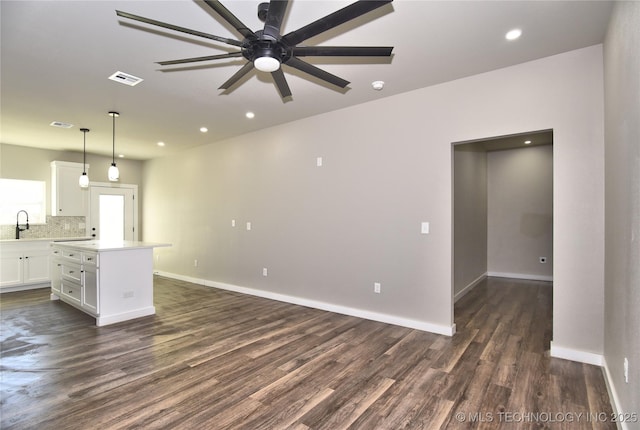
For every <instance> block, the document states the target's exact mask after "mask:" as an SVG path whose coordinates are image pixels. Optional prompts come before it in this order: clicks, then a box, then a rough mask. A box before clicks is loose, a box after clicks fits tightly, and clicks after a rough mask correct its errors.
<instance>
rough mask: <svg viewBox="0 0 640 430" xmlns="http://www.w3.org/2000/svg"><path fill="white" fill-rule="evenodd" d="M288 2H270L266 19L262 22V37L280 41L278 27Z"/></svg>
mask: <svg viewBox="0 0 640 430" xmlns="http://www.w3.org/2000/svg"><path fill="white" fill-rule="evenodd" d="M288 3H289V1H288V0H271V1H270V2H269V9H268V10H267V19H266V20H265V22H264V30H263V32H262V35H263V36H268V37H270V38H272V39H273V40H278V39H280V27H282V20H283V18H284V13H285V12H286V11H287V4H288Z"/></svg>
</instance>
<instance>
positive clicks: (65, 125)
mask: <svg viewBox="0 0 640 430" xmlns="http://www.w3.org/2000/svg"><path fill="white" fill-rule="evenodd" d="M49 125H50V126H51V127H60V128H71V127H73V124H69V123H68V122H60V121H53V122H52V123H51V124H49Z"/></svg>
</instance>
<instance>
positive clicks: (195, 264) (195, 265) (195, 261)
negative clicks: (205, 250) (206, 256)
mask: <svg viewBox="0 0 640 430" xmlns="http://www.w3.org/2000/svg"><path fill="white" fill-rule="evenodd" d="M193 267H198V260H197V259H195V260H193Z"/></svg>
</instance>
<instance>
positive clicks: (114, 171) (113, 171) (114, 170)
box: [107, 111, 120, 181]
mask: <svg viewBox="0 0 640 430" xmlns="http://www.w3.org/2000/svg"><path fill="white" fill-rule="evenodd" d="M109 115H110V116H111V118H113V145H112V150H113V157H112V160H111V166H110V167H109V172H108V173H107V175H108V176H109V180H110V181H117V180H118V179H120V170H118V166H116V117H117V116H120V114H119V113H118V112H113V111H111V112H109Z"/></svg>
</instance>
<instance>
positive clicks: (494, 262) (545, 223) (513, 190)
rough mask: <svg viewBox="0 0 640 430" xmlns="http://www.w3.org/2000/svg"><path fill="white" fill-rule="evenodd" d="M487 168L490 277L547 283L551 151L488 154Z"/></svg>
mask: <svg viewBox="0 0 640 430" xmlns="http://www.w3.org/2000/svg"><path fill="white" fill-rule="evenodd" d="M487 165H488V167H487V170H488V175H487V178H488V180H487V182H488V185H487V188H488V209H487V211H488V223H487V229H488V232H487V237H488V238H487V242H488V251H487V268H488V272H489V276H506V277H516V278H525V279H538V280H545V281H550V280H552V278H553V147H552V146H551V145H544V146H531V147H523V148H518V149H511V150H508V151H492V152H489V153H488V154H487ZM558 233H559V234H560V235H562V232H558ZM539 257H546V263H544V264H540V262H539Z"/></svg>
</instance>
